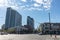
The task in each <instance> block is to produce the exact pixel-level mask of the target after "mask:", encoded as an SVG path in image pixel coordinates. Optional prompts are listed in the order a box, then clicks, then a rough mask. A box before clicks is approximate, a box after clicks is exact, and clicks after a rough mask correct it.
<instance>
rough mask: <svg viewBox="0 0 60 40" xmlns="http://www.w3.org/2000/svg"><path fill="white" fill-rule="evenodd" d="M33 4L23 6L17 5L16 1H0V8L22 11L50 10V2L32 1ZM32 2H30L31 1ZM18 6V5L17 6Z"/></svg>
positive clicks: (23, 0) (45, 0) (46, 0)
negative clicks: (19, 9) (20, 9)
mask: <svg viewBox="0 0 60 40" xmlns="http://www.w3.org/2000/svg"><path fill="white" fill-rule="evenodd" d="M21 1H22V2H24V3H25V2H28V1H27V0H21ZM33 1H34V2H35V3H32V4H30V3H29V2H28V4H29V5H27V4H25V5H22V4H23V3H17V2H16V0H13V1H12V0H0V7H12V8H17V9H18V8H19V7H21V8H22V9H26V8H27V9H34V10H37V9H38V10H41V9H48V10H50V8H51V2H52V0H33ZM31 2H32V1H31ZM19 4H20V5H19Z"/></svg>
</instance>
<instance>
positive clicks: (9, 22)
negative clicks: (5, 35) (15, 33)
mask: <svg viewBox="0 0 60 40" xmlns="http://www.w3.org/2000/svg"><path fill="white" fill-rule="evenodd" d="M18 26H19V27H21V26H22V16H21V15H20V14H19V13H18V12H17V11H16V10H14V9H12V8H11V7H9V8H7V12H6V20H5V29H8V28H11V27H18Z"/></svg>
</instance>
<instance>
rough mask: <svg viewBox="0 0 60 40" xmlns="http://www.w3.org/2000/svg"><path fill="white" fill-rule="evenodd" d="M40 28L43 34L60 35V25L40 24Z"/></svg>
mask: <svg viewBox="0 0 60 40" xmlns="http://www.w3.org/2000/svg"><path fill="white" fill-rule="evenodd" d="M40 27H41V28H42V32H43V33H44V34H60V23H42V24H41V25H40Z"/></svg>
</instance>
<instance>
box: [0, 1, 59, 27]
mask: <svg viewBox="0 0 60 40" xmlns="http://www.w3.org/2000/svg"><path fill="white" fill-rule="evenodd" d="M8 7H11V8H13V9H14V10H16V11H18V12H19V13H20V14H21V15H22V25H26V24H27V22H26V21H27V16H30V17H32V18H33V19H34V26H35V28H37V27H38V26H39V25H40V23H44V22H49V20H48V19H49V17H48V13H50V15H51V22H55V23H56V22H57V23H60V11H59V10H60V0H0V28H1V26H2V25H3V24H5V17H6V11H7V8H8Z"/></svg>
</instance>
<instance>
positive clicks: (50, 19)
mask: <svg viewBox="0 0 60 40" xmlns="http://www.w3.org/2000/svg"><path fill="white" fill-rule="evenodd" d="M48 15H49V27H50V30H51V18H50V13H48Z"/></svg>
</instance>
